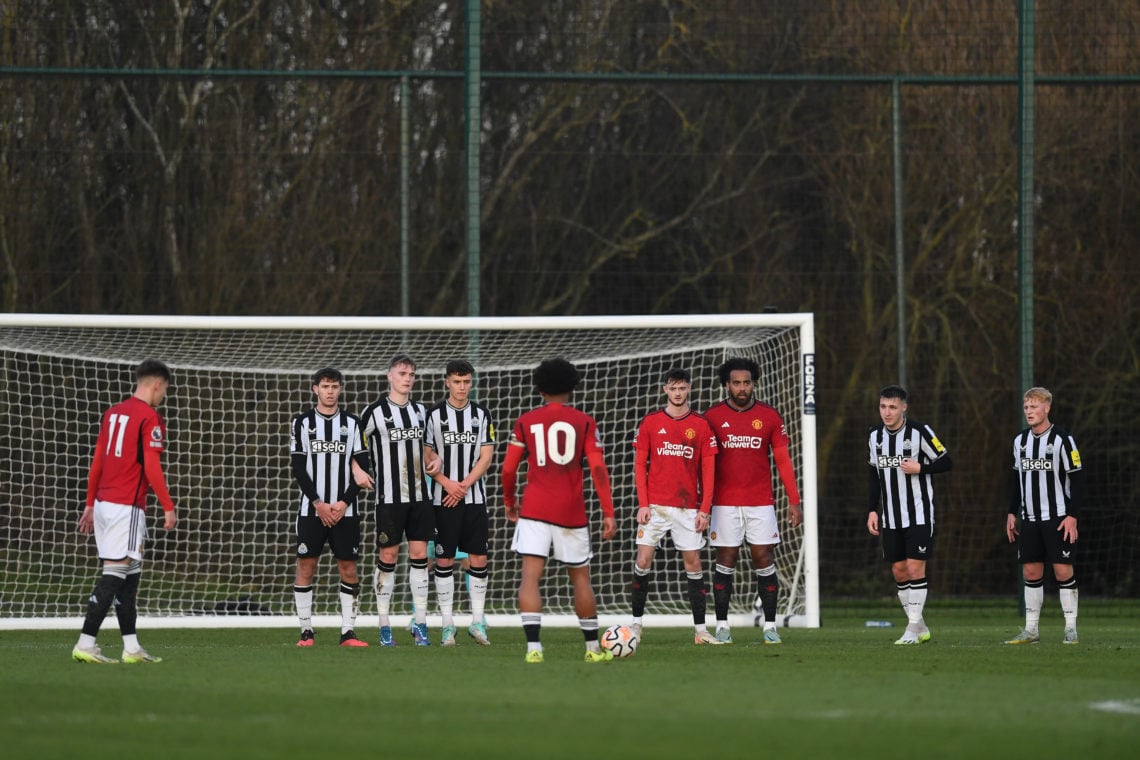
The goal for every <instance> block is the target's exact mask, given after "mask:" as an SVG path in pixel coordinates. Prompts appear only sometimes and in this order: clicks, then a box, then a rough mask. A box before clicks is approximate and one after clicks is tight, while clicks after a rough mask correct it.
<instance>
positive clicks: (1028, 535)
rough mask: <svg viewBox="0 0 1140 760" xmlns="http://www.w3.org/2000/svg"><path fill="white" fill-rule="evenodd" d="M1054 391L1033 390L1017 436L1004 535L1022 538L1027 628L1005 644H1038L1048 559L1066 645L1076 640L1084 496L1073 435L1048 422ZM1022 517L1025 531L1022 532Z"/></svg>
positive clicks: (1019, 558) (1019, 549) (1026, 400)
mask: <svg viewBox="0 0 1140 760" xmlns="http://www.w3.org/2000/svg"><path fill="white" fill-rule="evenodd" d="M1052 406H1053V394H1052V393H1050V392H1049V391H1048V390H1046V389H1045V388H1030V389H1029V390H1027V391H1026V392H1025V396H1024V397H1023V405H1022V408H1023V410H1024V411H1025V422H1026V423H1027V424H1028V425H1029V427H1028V428H1026V429H1025V430H1022V431H1021V432H1020V433H1018V434H1017V437H1015V438H1014V439H1013V474H1014V482H1013V484H1012V487H1011V489H1010V501H1009V515H1008V516H1007V517H1006V521H1005V535H1006V537H1007V538H1008V539H1009V541H1010V543H1013V542H1014V541H1016V542H1017V561H1018V562H1020V563H1021V574H1022V578H1023V579H1024V580H1025V628H1023V629H1022V631H1021V633H1019V634H1017V635H1016V636H1014V637H1013V638H1012V639H1010V640H1009V641H1007V642H1005V643H1006V644H1036V643H1037V642H1038V641H1040V640H1041V636H1040V634H1039V633H1038V632H1037V626H1038V623H1039V622H1040V620H1041V605H1042V604H1043V603H1044V601H1045V586H1044V577H1045V561H1046V560H1048V561H1049V562H1050V563H1051V564H1052V565H1053V577H1054V578H1056V579H1057V585H1058V586H1060V590H1059V591H1060V597H1061V611H1062V613H1064V615H1065V637H1064V638H1063V639H1062V642H1064V643H1065V644H1076V643H1077V642H1078V639H1077V576H1076V575H1075V574H1074V573H1073V561H1074V560H1075V559H1076V557H1075V556H1074V555H1075V554H1076V543H1077V511H1078V510H1079V509H1080V507H1081V506H1083V504H1084V500H1085V477H1084V472H1083V471H1082V470H1081V454H1080V452H1079V451H1077V442H1076V441H1074V440H1073V437H1072V436H1071V435H1069V434H1068V433H1066V432H1065V431H1064V430H1062V429H1060V428H1059V427H1057V426H1056V425H1054V424H1053V423H1052V422H1050V421H1049V411H1050V409H1051V408H1052ZM1018 517H1020V518H1021V530H1020V531H1019V530H1018Z"/></svg>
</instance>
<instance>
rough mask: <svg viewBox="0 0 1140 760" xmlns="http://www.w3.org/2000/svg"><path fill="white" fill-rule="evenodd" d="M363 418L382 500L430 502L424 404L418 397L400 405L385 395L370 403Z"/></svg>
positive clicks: (378, 490) (392, 501)
mask: <svg viewBox="0 0 1140 760" xmlns="http://www.w3.org/2000/svg"><path fill="white" fill-rule="evenodd" d="M361 419H362V421H363V423H364V436H365V442H366V443H367V444H368V449H369V451H370V452H371V453H372V462H373V464H374V465H375V473H376V498H377V500H378V502H379V503H380V504H419V503H425V502H429V501H430V500H431V493H430V492H429V491H428V484H427V478H426V476H425V475H424V434H425V428H426V414H425V412H424V405H423V404H421V403H419V402H418V401H408V402H407V403H406V404H403V405H400V404H396V403H393V402H392V401H391V399H389V398H388V397H387V396H385V397H384V398H382V399H380V400H379V401H377V402H376V403H374V404H371V405H369V407H368V408H367V409H365V410H364V414H363V415H361Z"/></svg>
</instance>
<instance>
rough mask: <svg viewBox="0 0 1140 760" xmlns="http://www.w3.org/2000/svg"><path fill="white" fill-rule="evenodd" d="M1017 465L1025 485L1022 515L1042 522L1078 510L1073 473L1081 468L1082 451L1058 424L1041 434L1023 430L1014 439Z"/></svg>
mask: <svg viewBox="0 0 1140 760" xmlns="http://www.w3.org/2000/svg"><path fill="white" fill-rule="evenodd" d="M1013 469H1014V471H1015V472H1016V474H1017V480H1018V483H1019V484H1020V486H1021V505H1020V512H1021V519H1023V520H1029V521H1030V522H1038V521H1043V520H1054V519H1060V518H1062V517H1065V516H1066V515H1069V514H1075V512H1076V510H1075V509H1074V508H1073V507H1074V506H1075V505H1074V502H1073V496H1074V494H1073V492H1072V480H1073V479H1072V475H1073V474H1074V473H1076V472H1079V471H1080V469H1081V454H1080V452H1079V451H1077V443H1076V441H1074V440H1073V437H1072V436H1071V435H1069V434H1068V433H1066V432H1065V431H1064V430H1061V429H1060V428H1058V427H1057V426H1056V425H1051V426H1050V427H1049V429H1048V430H1046V431H1045V432H1043V433H1041V435H1034V433H1033V431H1032V430H1031V429H1029V428H1026V429H1025V430H1022V431H1021V432H1020V433H1018V434H1017V436H1016V437H1015V438H1014V439H1013ZM1011 511H1012V510H1011Z"/></svg>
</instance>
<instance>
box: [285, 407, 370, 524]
mask: <svg viewBox="0 0 1140 760" xmlns="http://www.w3.org/2000/svg"><path fill="white" fill-rule="evenodd" d="M289 451H290V456H291V457H293V458H294V475H295V476H296V478H297V481H298V483H299V485H300V486H301V507H300V514H301V515H302V516H314V515H316V511H315V510H314V509H313V500H314V498H315V499H316V500H317V501H324V502H329V503H335V502H338V501H344V502H345V503H347V504H348V509H347V510H345V513H344V514H345V516H346V517H353V516H355V515H356V514H357V511H356V494H357V492H358V490H359V489H358V487H357V486H356V483H355V482H354V481H353V478H352V457H353V456H354V455H356V454H359V453H361V452H363V451H365V448H364V440H363V438H362V437H361V431H360V420H359V419H358V418H357V417H356V416H354V415H352V414H348V413H347V412H344V411H342V410H339V409H338V410H337V411H336V412H335V413H333V414H331V415H329V416H325V415H323V414H321V413H320V412H318V411H317V410H316V409H315V408H314V409H310V410H309V411H307V412H302V413H301V414H298V415H297V416H295V417H294V418H293V422H292V424H291V425H290V426H289ZM302 458H303V460H304V465H303V467H302V466H301V462H300V460H301V459H302ZM306 479H307V480H308V482H307V483H306Z"/></svg>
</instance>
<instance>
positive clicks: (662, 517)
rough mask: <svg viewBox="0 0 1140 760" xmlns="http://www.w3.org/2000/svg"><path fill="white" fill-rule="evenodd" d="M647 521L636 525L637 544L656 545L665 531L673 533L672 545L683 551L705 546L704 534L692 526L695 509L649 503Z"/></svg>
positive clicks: (695, 514) (694, 521)
mask: <svg viewBox="0 0 1140 760" xmlns="http://www.w3.org/2000/svg"><path fill="white" fill-rule="evenodd" d="M649 510H650V512H649V522H648V523H647V524H646V525H638V526H637V545H638V546H656V545H657V542H658V541H660V540H661V539H662V538H664V537H665V534H666V533H672V534H673V546H676V547H677V549H678V550H680V551H683V552H689V551H696V550H698V549H704V548H705V534H704V533H703V532H701V533H698V532H697V529H696V528H695V527H694V526H695V525H696V521H697V510H695V509H683V508H681V507H662V506H660V505H658V504H651V505H650V507H649Z"/></svg>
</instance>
